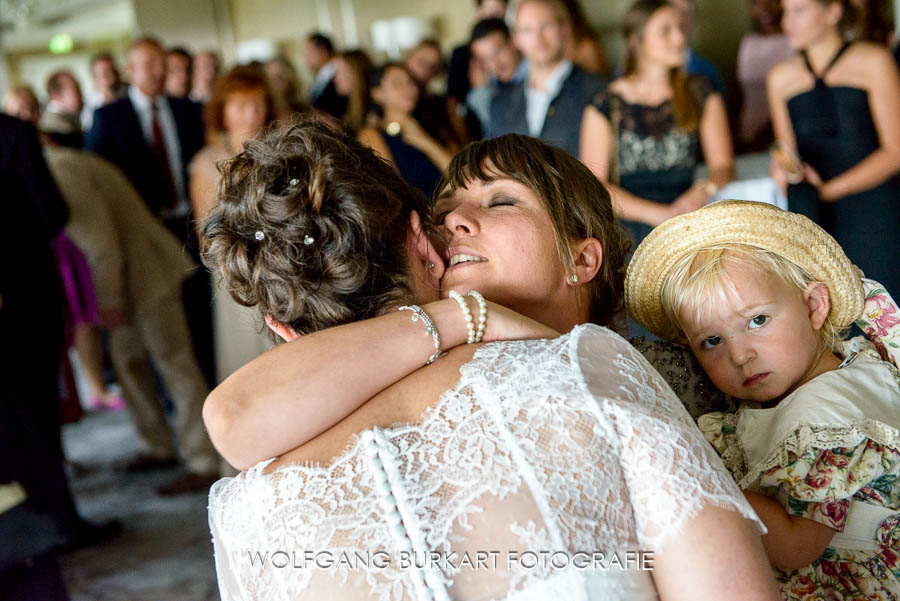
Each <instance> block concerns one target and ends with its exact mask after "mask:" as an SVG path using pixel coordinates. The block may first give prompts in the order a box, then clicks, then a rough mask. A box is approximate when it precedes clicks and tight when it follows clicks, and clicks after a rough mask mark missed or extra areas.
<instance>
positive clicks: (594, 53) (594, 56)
mask: <svg viewBox="0 0 900 601" xmlns="http://www.w3.org/2000/svg"><path fill="white" fill-rule="evenodd" d="M563 3H564V4H565V5H566V9H567V10H568V11H569V15H570V16H571V19H572V43H571V44H570V45H569V54H568V56H569V60H571V61H572V62H573V63H575V64H576V65H578V66H579V67H581V68H582V69H584V70H585V71H587V72H588V73H593V74H595V75H606V70H607V65H606V54H605V53H604V52H603V44H601V43H600V38H599V37H597V32H595V31H594V28H593V27H591V24H590V22H589V21H588V19H587V17H586V16H585V14H584V9H583V8H582V7H581V2H580V1H579V0H563Z"/></svg>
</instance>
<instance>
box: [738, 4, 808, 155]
mask: <svg viewBox="0 0 900 601" xmlns="http://www.w3.org/2000/svg"><path fill="white" fill-rule="evenodd" d="M781 14H782V11H781V0H750V19H751V21H752V23H753V29H752V31H750V32H749V33H746V34H744V36H743V37H742V38H741V45H740V48H739V49H738V56H737V66H736V69H735V75H736V77H737V81H738V84H739V85H740V91H741V95H740V99H741V108H740V112H739V118H738V127H737V132H736V133H737V136H736V137H737V140H736V144H737V147H738V149H739V151H743V152H753V151H759V150H764V149H766V148H768V146H769V145H770V144H771V143H772V141H773V140H774V134H773V133H772V122H771V117H770V116H769V101H768V99H767V98H766V75H768V73H769V71H770V70H771V69H772V67H774V66H775V65H776V64H778V63H780V62H781V61H783V60H786V59H787V58H789V57H790V56H791V55H792V54H793V53H794V50H793V48H791V45H790V43H789V42H788V39H787V37H786V36H785V35H784V34H783V33H782V32H781Z"/></svg>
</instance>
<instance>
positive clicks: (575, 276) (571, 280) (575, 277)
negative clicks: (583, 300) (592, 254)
mask: <svg viewBox="0 0 900 601" xmlns="http://www.w3.org/2000/svg"><path fill="white" fill-rule="evenodd" d="M569 283H570V284H572V285H575V284H577V283H578V274H575V273H573V274H572V275H570V276H569Z"/></svg>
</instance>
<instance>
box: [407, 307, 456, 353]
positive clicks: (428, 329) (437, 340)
mask: <svg viewBox="0 0 900 601" xmlns="http://www.w3.org/2000/svg"><path fill="white" fill-rule="evenodd" d="M397 310H398V311H412V318H411V321H419V320H420V319H421V320H422V322H423V323H424V324H425V333H426V334H430V335H431V339H432V340H433V341H434V354H433V355H431V356H430V357H428V361H426V362H425V365H431V364H432V363H434V361H435V360H436V359H440V358H441V357H443V356H444V355H446V353H442V352H441V337H440V336H439V335H438V331H437V328H436V327H435V326H434V322H433V321H431V318H430V317H429V316H428V313H426V312H425V310H424V309H423V308H422V307H420V306H419V305H403V306H402V307H400V308H399V309H397Z"/></svg>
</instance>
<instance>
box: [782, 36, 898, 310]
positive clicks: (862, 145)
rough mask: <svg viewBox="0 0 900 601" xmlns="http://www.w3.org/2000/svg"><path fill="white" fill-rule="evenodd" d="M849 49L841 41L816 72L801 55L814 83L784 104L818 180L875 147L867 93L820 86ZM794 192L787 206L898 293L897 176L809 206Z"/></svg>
mask: <svg viewBox="0 0 900 601" xmlns="http://www.w3.org/2000/svg"><path fill="white" fill-rule="evenodd" d="M851 45H852V44H851V43H850V42H846V43H845V44H844V45H843V46H842V47H841V49H840V50H838V52H837V54H835V56H834V58H832V59H831V61H830V62H829V64H828V65H827V66H826V67H825V69H823V70H822V72H821V73H816V71H815V70H814V69H813V67H812V65H811V64H810V62H809V57H808V56H807V55H806V53H805V52H802V53H801V55H802V56H803V60H804V62H805V64H806V68H807V69H809V72H810V73H811V74H812V75H813V77H814V78H815V85H814V86H813V88H812V89H811V90H809V91H807V92H802V93H800V94H797V95H796V96H793V97H792V98H791V99H789V100H788V102H787V108H788V113H789V114H790V118H791V124H792V125H793V128H794V135H795V137H796V140H797V151H798V153H799V155H800V157H801V158H802V159H803V161H805V162H806V163H809V164H810V165H811V166H812V167H813V168H814V169H815V170H816V171H817V172H818V173H819V175H820V176H821V177H822V179H823V180H824V181H828V180H830V179H833V178H835V177H837V176H839V175H841V174H842V173H844V172H845V171H847V170H849V169H851V168H853V167H855V166H856V165H858V164H859V163H861V162H862V161H864V160H865V159H866V158H868V157H869V155H870V154H872V153H873V152H875V151H876V150H878V148H879V147H880V142H879V139H878V130H877V129H876V126H875V121H874V119H873V117H872V112H871V110H870V106H869V93H868V91H867V90H864V89H861V88H855V87H851V86H844V85H835V86H830V85H828V84H827V83H825V78H826V76H827V74H828V72H829V71H830V70H831V69H832V68H833V67H834V65H835V64H837V62H838V61H839V60H840V59H841V57H842V56H843V55H844V53H845V52H846V51H847V49H848V48H849V47H850V46H851ZM799 190H801V188H799V187H797V186H791V187H790V189H789V190H788V208H790V209H791V210H792V211H796V212H800V213H804V214H806V215H807V216H809V217H810V218H811V219H813V220H814V221H816V222H817V223H818V224H819V225H821V226H822V227H823V228H824V229H825V230H826V231H828V232H829V233H830V234H831V235H833V236H834V237H835V239H836V240H837V241H838V243H840V245H841V246H842V247H843V248H844V251H845V252H846V253H847V256H849V257H850V260H851V261H853V262H854V263H855V264H856V265H857V266H858V267H859V268H860V269H862V270H863V272H865V274H866V276H867V277H869V278H872V279H875V280H878V281H880V282H881V283H882V284H884V285H885V287H886V288H887V289H888V290H898V289H900V269H897V260H898V258H900V177H898V176H897V175H895V176H893V177H891V178H890V179H888V180H887V181H885V182H883V183H881V184H879V185H877V186H875V187H873V188H869V189H868V190H863V191H861V192H857V193H855V194H849V195H847V196H845V197H843V198H840V199H839V200H837V201H836V202H832V203H825V202H816V203H813V204H812V205H810V207H809V208H806V207H804V206H803V205H802V204H801V203H800V202H799V199H800V196H801V195H800V194H798V191H799ZM810 209H812V210H810ZM879 278H880V279H879ZM895 294H896V292H895Z"/></svg>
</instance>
